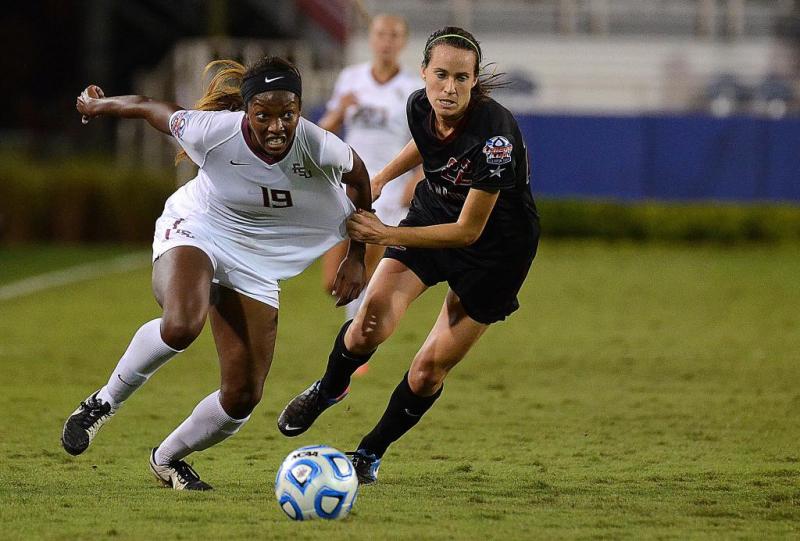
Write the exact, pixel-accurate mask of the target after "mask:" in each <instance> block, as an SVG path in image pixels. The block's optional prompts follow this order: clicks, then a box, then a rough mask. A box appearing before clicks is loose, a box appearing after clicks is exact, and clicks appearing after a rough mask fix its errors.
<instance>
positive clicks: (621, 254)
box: [0, 0, 800, 539]
mask: <svg viewBox="0 0 800 541" xmlns="http://www.w3.org/2000/svg"><path fill="white" fill-rule="evenodd" d="M799 4H800V3H798V2H796V1H793V0H496V1H494V2H486V1H478V0H429V1H423V0H393V1H388V0H385V1H384V0H363V1H360V2H354V1H351V0H236V1H234V0H229V1H226V0H170V1H166V0H164V1H157V0H118V1H117V0H48V1H43V0H38V1H37V0H32V1H29V2H23V3H14V4H13V6H9V7H6V8H5V9H4V11H3V14H2V16H0V35H2V36H3V38H4V42H5V43H6V49H5V51H4V54H2V55H0V65H2V71H1V72H0V73H2V74H3V77H2V78H0V85H1V88H2V90H3V95H4V96H5V103H6V105H5V106H4V107H3V108H0V364H2V365H3V366H4V369H5V370H6V372H5V374H6V375H5V376H4V377H2V378H0V391H1V392H0V407H2V411H3V412H4V415H3V421H2V423H3V424H2V426H1V427H0V428H2V430H0V432H2V433H3V434H4V437H3V438H0V457H2V458H0V463H2V465H0V502H2V505H0V522H2V523H3V524H4V525H6V526H5V527H4V530H3V531H2V532H0V538H9V539H31V538H49V539H85V538H89V537H92V538H103V539H105V538H115V539H141V538H143V537H161V538H186V537H194V538H197V539H200V538H207V537H211V536H214V537H217V538H229V537H239V538H254V537H255V536H264V535H266V536H269V535H272V536H274V538H283V539H285V538H288V537H289V536H291V537H292V538H293V539H294V538H297V539H301V538H302V539H305V538H314V536H315V534H317V533H319V531H318V530H321V531H322V532H323V533H324V534H325V538H326V539H340V538H341V539H352V538H391V539H394V538H397V539H429V538H430V539H433V538H450V539H476V538H480V539H491V538H505V539H517V538H519V539H532V538H545V539H557V538H575V537H579V538H615V539H616V538H631V539H639V538H675V539H685V538H704V537H712V538H732V537H741V538H753V539H755V538H759V539H760V538H778V539H779V538H790V537H794V538H796V536H797V534H798V524H800V505H798V502H800V492H798V488H797V487H798V481H799V480H800V470H799V469H798V467H797V465H798V463H800V458H798V450H797V442H798V441H800V432H799V431H798V425H797V407H798V404H800V395H798V393H797V385H796V383H797V381H798V378H800V362H798V361H800V359H799V358H798V353H797V352H798V351H800V315H798V311H797V308H796V307H797V305H798V304H800V282H798V280H797V277H798V276H800V250H798V246H800V159H798V149H800V5H799ZM379 12H391V13H399V14H401V15H404V16H405V17H407V18H408V20H409V25H410V39H409V44H408V46H407V48H406V50H405V53H404V57H403V58H404V63H405V64H406V66H407V67H409V68H411V69H416V68H417V66H418V65H419V62H420V54H421V50H422V45H423V43H424V40H425V38H426V37H427V36H428V34H429V33H430V32H431V31H432V30H434V29H435V28H437V27H440V26H442V25H444V24H456V25H461V26H464V27H466V28H468V29H470V30H471V31H473V32H474V33H475V35H476V36H477V38H478V39H479V40H480V41H481V43H482V46H483V47H484V51H485V58H486V59H487V61H489V62H494V63H496V66H494V67H496V69H497V70H498V71H500V72H504V73H506V74H507V78H508V79H509V80H510V81H512V82H513V85H512V86H511V87H509V88H507V89H503V90H502V91H498V92H497V93H496V95H495V98H496V99H497V100H498V101H500V102H501V103H503V104H505V105H507V107H509V108H510V109H511V110H512V111H514V112H515V114H516V116H517V118H518V120H519V123H520V126H521V128H522V129H523V132H524V133H525V136H526V139H527V143H528V147H529V151H530V154H531V159H532V167H533V179H532V189H533V191H534V194H535V196H536V197H537V201H538V202H539V204H540V207H541V212H542V223H543V231H544V236H543V239H544V240H543V244H542V247H541V251H540V255H539V256H538V258H537V260H536V263H535V264H534V268H533V270H532V274H531V278H530V279H529V280H528V283H527V284H526V286H525V288H524V289H523V292H522V293H521V301H522V309H521V310H520V312H519V313H518V314H516V315H515V316H514V317H512V318H510V320H509V321H508V322H506V323H503V324H502V325H498V326H497V327H498V328H497V329H496V330H495V329H492V331H491V332H489V333H487V336H486V338H485V339H484V340H483V341H482V342H481V344H480V345H479V347H478V348H476V351H475V352H473V353H472V354H471V356H470V358H469V359H468V362H465V363H464V366H463V369H462V367H461V366H460V367H459V370H458V371H456V372H455V373H454V374H453V376H452V385H450V387H449V388H448V394H447V396H446V397H445V398H446V400H443V404H442V406H441V407H439V408H435V409H434V410H433V411H432V412H431V414H430V419H427V418H426V422H425V423H422V424H421V425H420V427H419V431H418V432H415V433H413V434H410V435H409V436H408V438H407V439H405V440H401V442H399V443H398V447H397V448H398V452H397V455H396V458H393V462H390V461H387V463H386V464H385V465H384V468H383V470H382V476H383V477H382V480H383V481H382V483H383V484H381V485H379V486H378V487H377V488H376V489H375V490H372V491H371V492H368V493H367V492H366V491H365V493H364V495H363V496H362V497H360V498H359V504H358V506H357V509H356V514H355V517H354V518H353V520H352V521H351V522H350V523H349V524H345V525H323V526H320V525H315V526H314V528H316V529H310V528H311V527H309V528H305V529H298V528H294V529H292V528H293V527H294V525H289V524H288V523H287V522H286V521H285V520H284V519H283V518H282V517H281V516H280V511H279V510H278V509H277V506H274V502H272V496H271V495H270V488H269V484H270V479H269V477H270V475H274V469H275V468H277V466H278V463H279V461H280V459H281V458H282V457H283V456H285V454H286V453H287V452H288V451H289V450H290V449H291V448H292V447H293V446H294V445H295V443H298V444H301V443H315V442H316V441H317V440H319V441H325V442H330V443H332V444H335V445H348V444H350V442H352V441H355V439H356V438H357V437H358V435H359V434H360V431H361V430H362V429H363V428H364V427H366V426H368V425H369V424H370V423H371V422H372V421H374V419H373V417H375V416H376V415H377V414H378V412H379V411H381V410H382V408H383V406H384V404H385V399H386V394H387V392H388V390H389V389H391V387H392V386H393V385H394V383H393V382H395V381H396V380H397V378H398V377H399V374H401V373H402V371H403V370H405V366H406V365H407V361H408V359H410V358H411V356H413V354H414V352H415V351H416V348H417V347H418V345H419V344H420V343H421V341H422V340H423V339H424V336H425V334H426V333H427V330H428V328H429V324H430V322H431V321H432V318H433V314H434V313H435V312H436V310H437V309H438V306H439V303H440V302H441V301H440V299H441V295H439V294H438V293H434V294H431V295H429V296H426V297H425V298H423V299H421V300H420V302H419V303H418V304H417V305H416V306H415V308H414V311H412V312H411V313H410V314H409V317H408V318H406V321H405V322H404V326H403V327H402V328H401V329H400V330H399V331H398V333H397V335H396V337H395V338H393V341H392V342H391V343H387V345H386V347H385V348H384V349H382V355H383V356H384V357H385V358H386V359H387V361H388V362H385V363H376V366H375V367H374V368H373V369H372V370H371V372H370V376H369V378H366V379H364V380H363V381H362V382H359V383H358V385H359V386H360V388H359V392H358V393H353V395H354V396H353V397H352V401H351V402H350V404H349V405H348V406H347V407H346V408H343V409H342V410H341V411H338V412H336V413H331V414H330V415H328V414H326V415H328V417H326V418H323V419H322V422H321V426H320V427H319V431H317V432H314V434H312V435H310V436H309V437H308V438H305V437H304V438H305V439H303V438H301V440H302V441H300V442H295V441H290V442H287V441H285V440H283V439H282V438H279V437H278V436H277V433H276V431H275V429H274V419H275V417H276V415H277V413H278V411H280V408H282V406H283V404H284V403H285V401H286V400H287V399H288V398H290V397H291V396H293V395H294V393H295V392H296V391H297V390H299V389H300V388H302V386H303V384H305V383H306V380H308V379H309V378H310V377H313V376H314V375H315V374H316V373H317V371H318V369H319V367H320V366H321V363H322V359H324V358H325V356H326V355H327V347H328V344H329V338H330V337H333V336H334V335H335V332H336V329H337V328H338V327H339V324H340V319H341V314H339V313H338V312H336V311H335V310H334V309H333V307H332V306H330V309H327V308H326V304H325V303H326V299H325V298H324V295H323V293H322V290H321V287H320V285H319V283H320V278H319V274H320V272H319V268H318V267H316V266H315V267H312V268H311V269H310V270H309V271H307V272H306V273H305V274H304V275H302V276H300V277H298V278H297V279H296V280H294V281H290V282H289V283H288V284H287V285H286V287H285V291H284V295H285V297H284V308H282V310H281V312H282V313H281V329H280V337H279V341H278V350H277V355H276V363H275V365H274V367H273V370H272V373H271V375H270V379H269V380H268V382H267V389H268V390H267V393H266V394H265V399H264V402H262V404H261V405H260V406H259V409H258V410H257V417H258V421H257V422H254V423H251V426H249V427H248V430H246V431H243V433H242V434H241V435H240V436H237V438H233V439H232V440H231V442H230V443H226V444H225V445H224V446H222V447H221V448H220V449H219V450H217V449H215V450H213V451H210V452H208V453H204V454H203V456H202V459H201V460H203V461H204V467H205V469H204V470H203V471H204V473H205V474H207V475H208V476H209V479H213V480H219V483H218V484H219V485H220V487H219V488H221V490H218V491H217V492H218V493H217V494H214V495H212V496H211V497H210V498H208V499H188V498H187V499H184V498H180V500H179V502H180V503H177V504H176V503H175V502H176V500H175V498H174V495H173V494H166V492H167V491H157V490H155V488H154V487H153V486H151V485H148V484H146V481H145V479H146V475H147V473H146V471H145V466H146V465H145V462H143V460H142V457H144V456H146V455H147V452H148V449H149V446H148V444H152V442H153V441H159V438H160V437H162V436H163V433H164V431H165V430H167V428H168V427H171V426H174V424H176V423H178V422H180V420H181V419H183V418H184V417H185V414H186V412H187V411H188V410H189V409H191V407H192V406H193V405H194V404H195V403H196V399H197V397H198V396H204V395H203V394H201V393H207V392H208V390H210V389H213V388H215V387H214V385H216V384H217V383H216V381H217V371H216V370H217V369H216V363H215V359H214V355H213V353H212V352H213V346H212V345H211V343H210V339H209V337H208V335H207V333H206V334H205V335H204V336H203V337H201V340H200V341H199V342H198V344H197V345H196V346H195V347H193V348H191V349H190V351H189V352H187V353H186V354H185V356H184V357H182V359H183V360H181V361H180V362H174V363H172V364H170V365H168V366H167V367H165V368H164V369H163V372H164V373H163V374H162V375H161V376H160V377H156V378H153V382H152V383H150V384H148V387H146V388H145V389H143V390H142V391H141V394H142V397H141V398H140V399H138V400H136V401H134V400H132V401H131V404H130V405H129V406H126V411H125V416H126V418H124V419H120V420H119V422H115V423H111V425H110V426H109V428H108V429H107V430H108V434H106V435H105V436H106V437H105V438H103V437H101V438H100V439H99V441H98V442H97V443H96V444H95V445H96V448H95V449H93V453H89V454H87V456H86V457H81V459H80V460H75V459H72V458H70V457H67V456H66V455H65V454H64V453H63V452H62V451H61V449H60V448H59V447H58V434H59V431H60V427H61V423H63V419H64V415H66V414H67V413H68V412H69V411H71V409H72V408H74V406H75V403H76V401H77V400H79V399H81V398H83V396H84V395H85V392H86V391H87V390H88V388H91V387H92V385H94V384H98V385H99V384H101V383H102V381H103V380H104V378H105V374H106V372H107V370H108V369H109V368H110V367H111V365H112V363H113V360H114V359H116V358H117V357H118V355H119V354H120V353H121V351H122V348H123V347H124V344H126V343H127V340H128V339H129V335H130V332H131V331H132V330H133V329H134V328H135V327H136V326H137V325H138V324H139V323H141V321H145V320H146V319H149V318H152V317H155V315H156V314H157V307H156V306H155V304H154V302H153V301H152V299H151V298H150V296H149V269H148V254H147V249H148V243H149V241H150V239H151V235H152V227H153V220H154V219H155V217H156V216H158V214H159V213H160V211H161V208H162V207H163V202H164V200H165V198H166V197H167V196H168V194H169V193H171V191H172V190H174V188H175V186H176V184H178V183H181V182H184V181H186V180H188V179H189V178H191V177H192V176H193V171H192V170H191V167H190V166H189V165H186V164H183V165H181V166H180V167H178V168H177V169H176V168H175V167H174V166H173V159H174V152H175V150H176V147H175V145H174V144H173V143H172V141H171V140H170V139H169V138H168V137H165V136H161V135H160V134H158V133H155V132H154V131H153V130H151V129H149V128H147V127H146V126H145V125H144V123H143V122H142V123H140V122H138V121H136V122H134V121H125V122H114V121H112V120H108V119H99V120H97V121H93V122H92V123H90V124H89V125H88V126H82V125H81V123H80V119H79V116H78V114H77V113H76V112H75V110H74V103H75V97H76V96H77V95H78V93H79V92H80V91H81V90H82V89H83V88H84V87H85V86H86V84H88V83H97V84H99V85H100V86H102V87H103V88H104V90H105V91H106V93H108V94H128V93H144V94H148V95H152V96H154V97H160V98H168V99H174V100H176V101H177V102H178V103H180V104H182V105H184V106H186V107H189V106H191V105H192V103H193V102H194V100H195V99H197V98H198V97H199V96H200V95H201V91H202V81H201V73H202V70H203V67H204V66H205V64H206V63H207V62H208V61H210V60H212V59H215V58H219V57H233V58H236V59H240V60H243V61H245V62H247V61H250V60H253V59H255V58H256V57H258V56H259V55H261V54H263V53H265V52H270V53H275V54H285V55H288V56H290V57H291V58H292V59H294V60H295V61H296V62H297V63H298V64H299V65H300V67H301V70H302V72H303V76H304V82H305V92H304V109H305V111H304V113H305V115H306V116H307V117H309V118H311V119H312V120H313V119H316V118H318V117H319V115H320V114H321V111H322V107H323V105H324V102H325V100H326V99H327V97H328V95H329V93H330V91H331V88H332V85H333V83H334V80H335V77H336V74H337V73H338V71H339V69H340V68H341V67H343V66H344V65H347V64H350V63H353V62H357V61H364V60H367V58H368V55H369V50H368V47H367V46H366V21H367V20H368V17H369V16H370V15H371V14H375V13H379ZM576 238H579V240H575V239H576ZM609 240H611V241H613V242H608V241H609ZM645 241H648V242H645ZM649 241H655V242H649ZM120 256H121V257H120ZM53 271H57V272H55V273H54V272H53ZM61 271H64V272H61ZM43 273H47V274H44V275H43ZM42 276H44V278H43V279H40V278H42ZM76 277H78V278H80V279H82V280H83V281H81V282H77V281H76ZM48 288H49V289H48ZM87 344H88V346H87ZM311 359H317V361H314V362H312V361H311ZM189 366H191V367H192V371H191V375H190V377H187V376H186V375H185V372H184V371H185V370H186V367H189ZM89 381H91V384H90V385H88V384H87V382H89ZM176 381H180V382H181V384H180V386H176V385H175V382H176ZM448 381H450V380H448ZM87 385H88V386H87ZM475 396H480V397H482V398H483V397H485V398H486V400H485V401H484V400H481V402H482V404H481V408H482V409H480V410H479V411H476V410H475V408H476V407H477V406H476V405H475V400H474V397H475ZM42 397H48V404H47V406H48V407H45V408H42V407H41V402H42ZM348 400H350V399H348ZM153 405H155V406H156V407H155V408H154V407H153ZM351 406H352V411H351V409H350V407H351ZM510 408H515V412H514V413H513V414H512V415H507V409H510ZM343 418H344V419H348V421H349V422H347V423H342V422H341V420H342V419H343ZM496 419H503V423H502V424H503V425H504V426H503V427H502V428H499V427H498V426H497V425H498V423H496V422H495V421H496ZM104 430H106V429H104ZM215 457H217V458H218V460H216V461H214V458H215ZM88 464H92V469H91V471H88V470H89V468H88ZM271 468H272V469H271ZM43 472H46V473H43ZM443 494H444V495H445V496H446V497H443ZM156 509H157V510H158V512H156V511H154V510H156ZM265 509H269V510H270V511H264V510H265ZM220 513H226V514H228V515H229V520H228V521H224V520H215V519H214V518H213V517H218V516H219V515H220ZM165 516H166V520H165V519H164V517H165ZM443 525H445V526H443Z"/></svg>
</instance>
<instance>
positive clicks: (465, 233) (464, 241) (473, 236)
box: [459, 227, 483, 248]
mask: <svg viewBox="0 0 800 541" xmlns="http://www.w3.org/2000/svg"><path fill="white" fill-rule="evenodd" d="M481 233H483V229H482V228H474V227H469V228H467V227H465V228H463V230H462V231H461V234H460V235H459V247H462V248H463V247H466V246H472V245H473V244H475V243H476V242H478V239H479V238H481Z"/></svg>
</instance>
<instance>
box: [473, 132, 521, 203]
mask: <svg viewBox="0 0 800 541" xmlns="http://www.w3.org/2000/svg"><path fill="white" fill-rule="evenodd" d="M515 144H520V143H518V142H516V141H514V137H513V136H511V135H508V134H504V135H494V136H492V137H490V138H489V139H487V140H486V141H485V142H484V144H483V145H482V146H481V145H477V146H476V147H475V152H473V153H472V155H473V160H472V163H474V164H475V169H474V171H473V174H472V187H473V188H477V189H479V190H486V191H491V192H494V191H500V190H508V189H510V188H513V187H514V186H515V185H516V173H515V171H516V168H517V167H519V166H520V164H517V163H516V159H515V158H514V145H515Z"/></svg>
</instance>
